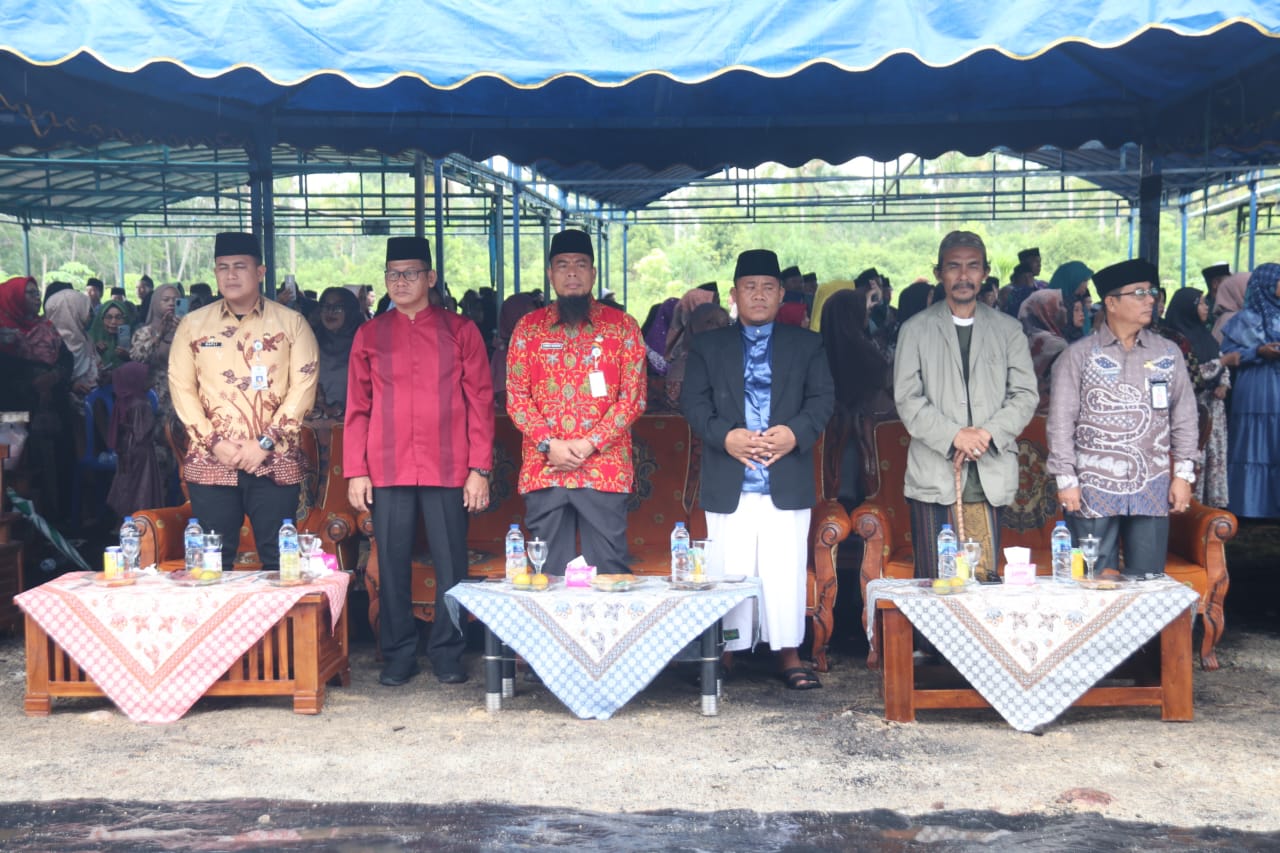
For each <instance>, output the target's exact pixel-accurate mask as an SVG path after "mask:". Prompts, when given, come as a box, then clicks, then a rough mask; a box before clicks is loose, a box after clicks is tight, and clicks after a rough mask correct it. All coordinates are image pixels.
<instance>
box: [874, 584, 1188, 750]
mask: <svg viewBox="0 0 1280 853" xmlns="http://www.w3.org/2000/svg"><path fill="white" fill-rule="evenodd" d="M881 598H884V599H887V600H889V601H892V602H893V604H894V606H896V607H897V608H898V609H899V610H901V611H902V613H903V615H905V616H906V617H907V619H908V620H910V622H911V624H912V625H913V626H915V627H916V628H917V629H919V631H920V633H921V634H923V635H924V636H925V637H926V638H927V639H928V640H929V642H931V643H932V644H933V645H934V647H935V648H936V649H937V650H938V652H939V653H940V654H941V655H942V656H943V657H945V658H946V659H947V660H948V661H949V662H950V663H951V664H952V665H953V666H954V667H955V668H956V670H957V671H959V673H960V674H961V675H963V676H964V677H965V679H966V680H967V681H968V682H969V684H970V685H972V686H973V688H974V689H975V690H977V691H978V692H979V693H980V694H982V697H983V698H984V699H986V700H987V701H988V702H990V703H991V706H992V707H993V708H995V709H996V710H997V711H998V712H1000V715H1001V716H1002V717H1004V718H1005V719H1006V720H1008V721H1009V724H1010V725H1012V726H1013V727H1014V728H1015V729H1017V730H1018V731H1023V732H1027V731H1033V730H1035V729H1037V728H1039V727H1041V726H1044V725H1047V724H1048V723H1050V722H1052V721H1053V720H1054V719H1055V718H1057V716H1058V715H1059V714H1061V713H1062V712H1063V711H1064V710H1066V709H1067V708H1069V707H1070V706H1071V703H1073V702H1075V701H1076V700H1077V699H1079V698H1080V697H1081V696H1082V695H1083V694H1084V693H1085V691H1087V690H1088V689H1089V688H1090V687H1093V686H1094V685H1095V684H1096V683H1097V682H1098V681H1099V680H1100V679H1101V678H1103V677H1104V676H1106V675H1107V673H1109V672H1111V671H1112V670H1113V669H1115V668H1116V666H1118V665H1119V664H1120V663H1122V662H1123V661H1124V660H1125V658H1127V657H1129V655H1131V654H1133V653H1134V652H1135V651H1137V650H1138V649H1139V648H1140V647H1141V646H1142V645H1143V644H1144V643H1145V642H1146V641H1147V640H1149V639H1151V638H1152V637H1154V636H1156V635H1157V634H1158V633H1159V632H1160V631H1161V629H1163V628H1164V627H1165V626H1166V625H1168V624H1169V623H1170V622H1171V621H1173V620H1174V619H1175V618H1177V617H1178V616H1180V615H1181V614H1182V613H1183V612H1185V611H1186V610H1187V608H1189V607H1194V606H1195V604H1196V602H1197V601H1198V600H1199V596H1197V595H1196V593H1195V591H1194V590H1191V589H1189V588H1188V587H1186V586H1184V585H1182V584H1180V583H1178V582H1176V581H1174V580H1171V579H1168V578H1158V579H1154V580H1149V581H1141V582H1137V583H1131V584H1126V585H1124V586H1123V587H1122V588H1120V589H1117V590H1088V589H1083V588H1081V587H1078V586H1075V585H1067V584H1058V583H1054V582H1052V581H1050V580H1040V581H1038V582H1037V583H1036V584H1035V585H1034V586H1030V587H1017V586H1003V585H990V586H988V585H983V586H981V587H979V588H977V589H975V590H973V591H971V592H965V593H961V594H957V595H937V594H935V593H934V592H933V591H932V590H931V589H930V588H929V586H928V581H925V582H923V584H922V582H920V581H916V580H891V579H882V580H874V581H872V582H871V583H869V584H867V636H868V638H869V639H871V640H872V641H873V642H874V639H875V638H874V636H873V632H874V630H875V628H874V626H875V619H874V617H875V609H876V601H877V600H879V599H881Z"/></svg>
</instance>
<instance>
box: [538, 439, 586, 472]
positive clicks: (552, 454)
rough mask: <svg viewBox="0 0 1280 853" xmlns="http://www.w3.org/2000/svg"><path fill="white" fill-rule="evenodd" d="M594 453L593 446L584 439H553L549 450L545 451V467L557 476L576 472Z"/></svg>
mask: <svg viewBox="0 0 1280 853" xmlns="http://www.w3.org/2000/svg"><path fill="white" fill-rule="evenodd" d="M595 452H596V447H595V445H594V444H592V443H591V442H590V441H588V440H587V439H585V438H575V439H572V440H563V439H559V438H553V439H551V449H550V450H548V451H547V467H548V468H550V469H551V470H552V471H555V472H557V473H559V474H567V473H569V472H570V471H577V470H578V469H579V468H581V467H582V463H584V462H586V461H587V458H588V457H589V456H591V454H593V453H595Z"/></svg>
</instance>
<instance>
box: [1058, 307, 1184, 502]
mask: <svg viewBox="0 0 1280 853" xmlns="http://www.w3.org/2000/svg"><path fill="white" fill-rule="evenodd" d="M1160 383H1163V385H1164V389H1165V392H1166V393H1167V397H1168V407H1167V408H1163V409H1157V408H1154V407H1153V405H1152V394H1153V388H1154V387H1155V386H1156V385H1157V384H1160ZM1196 443H1197V430H1196V402H1195V395H1194V390H1193V389H1192V386H1191V380H1190V378H1189V377H1188V374H1187V368H1186V363H1185V362H1184V361H1183V358H1182V354H1181V353H1180V352H1179V351H1178V347H1177V345H1176V344H1174V343H1173V342H1172V341H1169V340H1167V339H1166V338H1163V337H1161V336H1159V335H1157V334H1155V333H1153V332H1151V331H1148V330H1145V329H1144V330H1142V331H1140V332H1139V333H1138V336H1137V340H1136V342H1135V343H1134V345H1133V348H1132V349H1130V350H1126V349H1125V348H1124V346H1123V345H1122V344H1121V343H1120V341H1119V340H1117V338H1116V337H1115V335H1114V334H1112V333H1111V330H1110V328H1109V327H1107V326H1106V325H1105V324H1103V325H1102V326H1101V327H1100V328H1099V329H1098V331H1097V332H1095V333H1094V334H1093V335H1091V336H1090V337H1089V338H1086V339H1084V340H1081V341H1077V342H1076V343H1074V344H1072V345H1071V346H1070V347H1069V348H1068V349H1067V351H1066V352H1065V353H1063V355H1062V356H1061V358H1060V359H1059V364H1058V365H1057V366H1056V367H1055V368H1054V382H1053V393H1052V397H1051V399H1050V414H1049V448H1050V457H1049V461H1050V472H1051V473H1052V474H1054V475H1055V476H1057V477H1058V478H1059V479H1058V486H1059V488H1063V487H1064V479H1063V478H1064V476H1066V477H1071V476H1074V477H1075V478H1077V479H1078V482H1079V486H1080V491H1081V498H1082V503H1083V506H1082V508H1081V512H1080V514H1081V515H1082V516H1083V517H1085V518H1109V517H1113V516H1121V515H1149V516H1162V515H1167V514H1168V512H1169V483H1170V476H1171V467H1172V463H1173V462H1183V461H1191V460H1194V459H1195V457H1196V454H1197V449H1196Z"/></svg>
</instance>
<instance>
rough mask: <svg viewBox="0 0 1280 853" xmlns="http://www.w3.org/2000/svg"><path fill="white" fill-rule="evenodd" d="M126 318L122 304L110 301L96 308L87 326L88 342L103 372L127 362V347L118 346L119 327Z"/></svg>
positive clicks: (125, 311)
mask: <svg viewBox="0 0 1280 853" xmlns="http://www.w3.org/2000/svg"><path fill="white" fill-rule="evenodd" d="M154 303H155V300H152V304H154ZM126 317H128V309H127V308H126V307H125V306H124V303H122V302H118V301H116V300H114V299H112V300H110V301H109V302H104V303H102V304H101V305H99V306H98V311H97V313H95V314H94V316H93V322H92V323H91V324H90V325H89V340H90V341H92V342H93V348H94V349H95V350H96V351H97V353H98V360H99V361H101V362H102V369H103V370H115V369H116V368H117V367H119V366H120V365H122V364H124V363H125V362H126V361H128V360H129V347H127V346H123V347H122V346H120V327H121V326H123V325H124V324H125V318H126Z"/></svg>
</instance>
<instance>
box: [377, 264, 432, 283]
mask: <svg viewBox="0 0 1280 853" xmlns="http://www.w3.org/2000/svg"><path fill="white" fill-rule="evenodd" d="M424 272H430V270H429V269H427V268H426V267H423V268H422V269H420V270H387V271H386V272H384V273H383V274H382V277H383V278H385V279H386V280H387V281H389V282H392V283H395V282H397V281H399V280H400V279H404V280H405V281H417V280H418V276H420V275H422V274H423V273H424Z"/></svg>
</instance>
